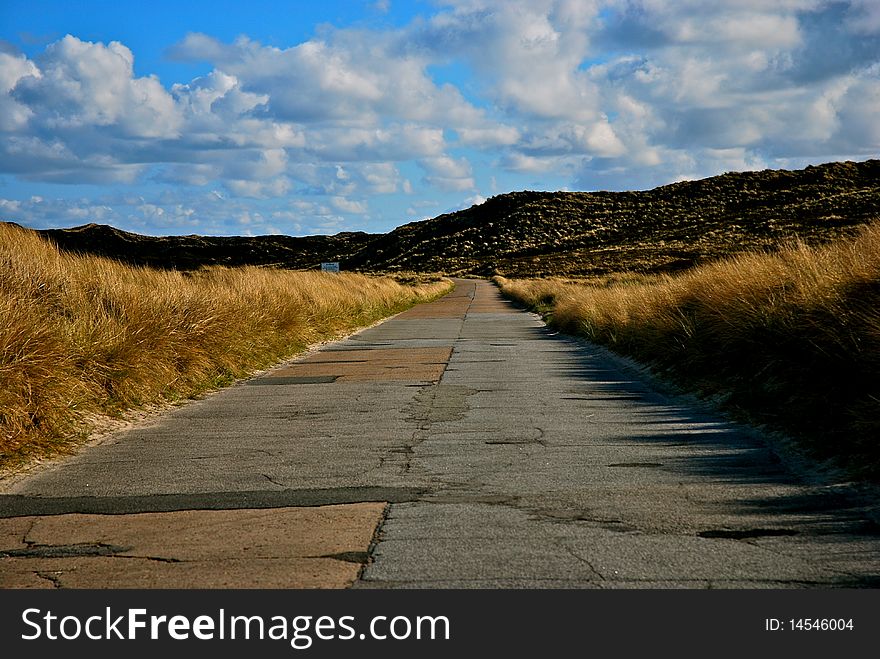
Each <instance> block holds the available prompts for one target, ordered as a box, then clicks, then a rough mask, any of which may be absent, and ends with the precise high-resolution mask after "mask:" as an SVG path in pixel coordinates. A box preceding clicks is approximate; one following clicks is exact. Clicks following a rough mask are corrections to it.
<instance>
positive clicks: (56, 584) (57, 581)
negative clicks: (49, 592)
mask: <svg viewBox="0 0 880 659" xmlns="http://www.w3.org/2000/svg"><path fill="white" fill-rule="evenodd" d="M34 574H35V575H36V576H38V577H39V578H40V579H45V580H46V581H49V582H50V583H51V584H52V587H53V588H64V584H62V583H61V574H60V573H59V574H55V575H53V574H47V573H44V572H39V571H38V570H34Z"/></svg>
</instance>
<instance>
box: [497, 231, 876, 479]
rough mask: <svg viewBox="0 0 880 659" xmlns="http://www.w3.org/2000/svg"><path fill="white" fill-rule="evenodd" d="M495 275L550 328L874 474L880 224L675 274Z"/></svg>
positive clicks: (508, 292) (863, 472)
mask: <svg viewBox="0 0 880 659" xmlns="http://www.w3.org/2000/svg"><path fill="white" fill-rule="evenodd" d="M497 281H498V283H499V285H500V286H501V288H502V290H503V292H504V293H505V294H506V295H508V296H510V297H512V298H514V299H517V300H520V301H522V302H523V303H525V304H527V305H529V306H531V307H533V308H536V309H539V310H541V311H543V312H544V313H547V314H549V319H550V323H551V324H552V325H554V326H555V327H557V328H559V329H561V330H563V331H566V332H569V333H574V334H580V335H582V336H585V337H587V338H589V339H591V340H593V341H596V342H599V343H602V344H605V345H607V346H609V347H610V348H612V349H613V350H615V351H618V352H620V353H623V354H626V355H630V356H632V357H634V358H636V359H638V360H641V361H643V362H646V363H648V364H650V365H651V366H653V367H654V368H655V369H657V370H658V371H660V372H661V373H663V374H665V375H667V376H670V377H672V378H673V379H674V380H675V381H677V382H679V383H681V384H684V385H686V386H687V387H689V388H692V389H696V390H697V391H699V392H701V393H702V394H705V395H709V396H712V397H714V398H716V399H718V400H720V401H722V402H723V404H724V405H725V406H726V407H727V408H728V409H730V410H733V411H734V412H736V413H738V414H740V415H743V416H746V417H747V418H748V419H750V420H752V421H758V422H760V423H763V424H767V425H769V426H771V427H774V428H778V429H781V430H784V431H785V432H786V433H788V434H789V435H791V436H793V437H795V438H797V439H799V440H800V441H801V442H802V443H803V444H804V446H806V447H807V448H808V449H809V450H810V451H811V452H812V453H813V454H814V455H815V456H817V457H819V458H834V459H835V460H837V461H838V462H840V463H841V464H842V465H844V466H845V467H847V468H849V469H851V470H853V471H854V472H856V473H857V474H858V475H860V476H867V477H869V478H873V479H880V380H878V377H877V376H878V373H880V224H873V225H871V226H869V227H868V228H866V229H864V230H863V231H862V232H861V233H860V234H859V235H858V236H857V237H855V238H852V239H843V240H840V241H837V242H835V243H833V244H830V245H827V246H823V247H809V246H807V245H804V244H803V243H798V244H792V245H790V246H788V247H786V248H784V249H782V250H781V251H779V252H777V253H774V254H767V253H748V254H741V255H738V256H735V257H731V258H728V259H724V260H722V261H719V262H716V263H713V264H710V265H707V266H703V267H699V268H695V269H693V270H690V271H687V272H684V273H681V274H678V275H675V276H670V275H659V276H654V277H629V278H626V277H623V278H613V279H610V280H604V281H599V280H597V281H595V282H593V283H592V284H590V283H584V282H581V283H572V282H566V281H562V280H558V279H547V280H522V281H513V280H508V279H504V278H498V280H497Z"/></svg>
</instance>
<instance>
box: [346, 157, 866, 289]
mask: <svg viewBox="0 0 880 659" xmlns="http://www.w3.org/2000/svg"><path fill="white" fill-rule="evenodd" d="M876 218H880V160H870V161H867V162H862V163H853V162H845V163H831V164H827V165H821V166H818V167H808V168H806V169H804V170H799V171H785V170H767V171H762V172H744V173H732V174H724V175H722V176H715V177H712V178H708V179H703V180H700V181H688V182H683V183H675V184H672V185H666V186H663V187H659V188H655V189H654V190H649V191H646V192H512V193H509V194H504V195H499V196H497V197H493V198H491V199H489V200H488V201H486V202H485V203H483V204H480V205H479V206H473V207H471V208H468V209H466V210H463V211H458V212H456V213H450V214H447V215H441V216H439V217H436V218H433V219H431V220H425V221H422V222H414V223H411V224H406V225H404V226H401V227H399V228H397V229H395V230H394V231H392V232H390V233H388V234H385V235H384V236H380V237H378V238H376V239H375V240H374V241H373V242H372V244H371V245H370V249H369V250H368V251H364V252H361V253H360V254H359V255H356V256H355V257H354V259H352V261H351V265H352V266H354V267H359V268H376V269H394V268H400V269H404V270H441V271H446V272H462V273H464V272H473V273H481V274H484V273H489V272H492V271H493V270H498V271H500V272H503V273H505V274H511V275H540V274H588V273H601V272H609V271H620V270H643V271H658V270H674V269H679V268H683V267H688V266H691V265H693V264H694V263H696V262H699V261H704V260H708V259H712V258H717V257H719V256H724V255H726V254H730V253H732V252H736V251H742V250H744V249H761V248H768V247H769V248H772V247H774V246H776V245H778V244H779V243H780V242H782V241H784V240H785V239H788V238H792V237H795V236H798V237H801V238H803V239H805V240H806V241H807V242H811V243H813V242H823V241H826V240H830V239H833V238H835V237H837V236H841V235H846V234H851V233H853V232H854V231H855V230H856V228H857V227H858V226H859V225H862V224H864V223H866V222H869V221H870V220H872V219H876Z"/></svg>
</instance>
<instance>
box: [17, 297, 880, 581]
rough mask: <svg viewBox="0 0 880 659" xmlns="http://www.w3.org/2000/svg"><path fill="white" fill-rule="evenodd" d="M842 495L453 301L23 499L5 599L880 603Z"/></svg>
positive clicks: (143, 433)
mask: <svg viewBox="0 0 880 659" xmlns="http://www.w3.org/2000/svg"><path fill="white" fill-rule="evenodd" d="M856 495H857V493H856V492H854V491H851V490H850V489H849V488H847V487H846V486H828V485H819V484H811V483H809V482H804V481H801V480H799V478H798V477H797V476H795V475H793V474H791V473H788V472H787V471H786V469H785V467H784V465H783V463H782V462H781V461H780V460H779V459H778V458H777V457H776V455H775V454H774V452H773V451H772V450H771V449H770V448H768V446H767V445H765V444H764V443H763V441H762V440H761V439H760V437H758V436H757V435H755V434H754V433H753V432H752V431H749V430H745V429H741V428H739V427H737V426H735V425H733V424H730V423H728V422H726V421H725V420H724V419H722V418H720V417H718V416H716V415H713V414H712V413H710V412H706V411H705V410H703V409H701V408H696V407H694V406H691V405H689V404H687V403H685V402H682V401H681V400H680V399H677V398H674V397H669V396H667V395H664V394H662V393H660V392H658V391H656V390H655V389H653V388H652V385H651V384H650V383H649V382H646V381H644V380H643V379H642V378H641V377H640V376H639V375H638V374H637V372H636V371H635V370H633V369H631V368H629V367H627V366H626V364H625V363H624V362H623V361H622V360H619V359H617V358H615V357H613V356H611V355H609V354H608V353H607V352H606V351H604V350H602V349H601V348H598V347H596V346H592V345H590V344H587V343H585V342H582V341H579V340H576V339H573V338H570V337H566V336H563V335H559V334H555V333H553V332H552V331H551V330H549V329H548V328H547V327H546V326H545V325H544V324H543V323H542V322H541V320H540V319H539V318H538V317H537V316H535V315H534V314H529V313H525V312H523V311H520V310H517V309H515V308H514V307H513V306H512V305H510V304H509V303H507V302H506V301H503V300H502V299H501V298H500V296H499V294H498V292H497V290H496V289H495V287H494V286H492V285H491V284H489V283H488V282H485V281H473V280H459V281H458V282H457V287H456V290H455V291H454V292H453V293H451V294H449V295H448V296H446V297H444V298H442V299H441V300H438V301H436V302H433V303H430V304H425V305H420V306H418V307H415V308H414V309H412V310H410V311H407V312H405V313H403V314H400V315H398V316H396V317H394V318H392V319H390V320H388V321H386V322H385V323H382V324H380V325H377V326H375V327H373V328H370V329H367V330H364V331H362V332H360V333H358V334H355V335H353V336H351V337H349V338H348V339H345V340H343V341H340V342H337V343H334V344H330V345H327V346H324V347H323V348H322V349H321V350H319V351H316V352H313V353H310V354H308V355H306V356H305V357H303V358H301V359H298V360H294V361H291V362H288V363H286V364H284V365H283V366H281V367H279V368H277V369H275V370H273V371H270V372H269V373H266V374H265V375H263V376H260V377H258V378H255V379H253V380H250V381H247V382H244V383H241V384H239V385H237V386H234V387H232V388H230V389H227V390H224V391H222V392H219V393H217V394H215V395H212V396H210V397H207V398H205V399H203V400H200V401H196V402H193V403H191V404H188V405H186V406H182V407H179V408H176V409H174V410H172V411H171V412H169V413H168V414H165V415H163V416H161V417H159V418H156V419H154V420H153V421H151V422H150V423H148V424H146V425H144V426H141V427H138V428H135V429H131V430H128V431H124V432H120V433H117V434H115V435H113V436H112V437H111V439H110V440H108V441H106V442H104V443H102V444H99V445H97V446H94V447H91V448H89V449H87V450H84V451H83V452H81V453H80V454H79V455H77V456H74V457H73V458H70V459H68V460H66V461H65V462H63V463H62V464H61V465H60V466H58V467H57V468H53V469H47V470H44V471H41V472H39V473H36V474H34V475H33V476H31V477H29V478H26V479H23V480H20V481H18V482H16V483H14V484H13V485H12V486H11V487H9V488H7V491H6V493H5V494H3V495H0V585H3V586H6V587H10V586H17V587H27V586H44V587H45V586H48V587H65V586H71V587H101V586H125V585H138V586H146V587H155V586H163V585H168V584H169V583H171V584H175V585H182V586H183V587H230V586H243V587H247V586H255V587H261V586H262V587H325V588H326V587H355V588H397V587H416V588H435V587H440V588H442V587H462V588H493V587H513V588H547V587H563V588H647V587H684V588H725V587H727V588H764V587H769V588H780V587H782V588H788V587H794V588H797V587H806V588H817V587H877V586H878V585H880V528H878V526H877V524H876V523H875V522H874V521H872V519H873V517H872V515H873V514H874V509H873V508H872V506H871V504H870V503H868V502H867V500H864V499H861V498H859V497H858V496H856ZM139 529H140V530H139ZM123 559H124V560H123ZM249 561H253V566H254V569H253V570H252V571H251V573H249V572H248V565H249Z"/></svg>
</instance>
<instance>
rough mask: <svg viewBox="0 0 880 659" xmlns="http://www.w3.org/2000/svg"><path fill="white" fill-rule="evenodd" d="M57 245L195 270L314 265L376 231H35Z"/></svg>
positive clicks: (343, 254)
mask: <svg viewBox="0 0 880 659" xmlns="http://www.w3.org/2000/svg"><path fill="white" fill-rule="evenodd" d="M39 233H41V234H42V235H44V236H46V237H47V238H50V239H52V240H53V241H54V242H55V244H57V245H58V246H59V247H60V248H61V249H63V250H66V251H70V252H79V253H85V254H96V255H99V256H107V257H110V258H113V259H118V260H122V261H126V262H128V263H134V264H137V265H148V266H152V267H158V268H177V269H179V270H190V269H195V268H198V267H200V266H203V265H226V266H236V265H274V266H279V267H284V268H304V269H305V268H317V267H319V266H320V264H321V262H322V261H340V260H345V259H348V258H350V257H351V256H352V255H353V254H356V253H357V252H359V251H360V250H361V249H362V248H363V247H364V246H365V245H368V244H369V243H370V242H371V241H372V240H373V239H375V237H376V236H375V235H371V234H368V233H363V232H353V233H339V234H336V235H335V236H305V237H301V238H296V237H293V236H254V237H244V236H241V237H239V236H234V237H223V236H166V237H162V238H154V237H150V236H141V235H139V234H136V233H129V232H128V231H121V230H120V229H115V228H113V227H109V226H106V225H101V224H86V225H84V226H81V227H76V228H74V229H45V230H41V231H39Z"/></svg>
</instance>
